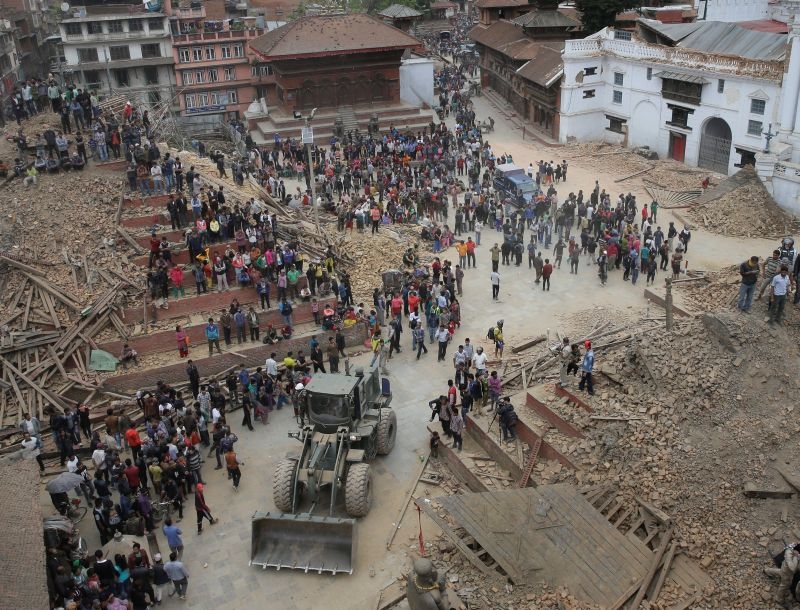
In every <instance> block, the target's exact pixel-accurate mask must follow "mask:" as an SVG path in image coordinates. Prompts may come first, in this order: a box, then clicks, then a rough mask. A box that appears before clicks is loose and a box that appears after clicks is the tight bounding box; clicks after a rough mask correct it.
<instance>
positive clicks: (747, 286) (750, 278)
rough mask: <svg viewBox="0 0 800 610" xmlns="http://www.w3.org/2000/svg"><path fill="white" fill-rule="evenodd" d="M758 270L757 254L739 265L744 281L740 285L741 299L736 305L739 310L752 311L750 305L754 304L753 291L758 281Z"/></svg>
mask: <svg viewBox="0 0 800 610" xmlns="http://www.w3.org/2000/svg"><path fill="white" fill-rule="evenodd" d="M758 272H759V266H758V257H757V256H751V257H750V258H749V259H747V260H746V261H744V262H743V263H742V264H741V265H739V275H741V276H742V283H741V285H740V286H739V300H738V301H737V303H736V307H737V308H738V309H739V311H743V312H745V313H747V312H749V311H750V306H751V305H752V304H753V293H754V292H755V290H756V284H757V283H758Z"/></svg>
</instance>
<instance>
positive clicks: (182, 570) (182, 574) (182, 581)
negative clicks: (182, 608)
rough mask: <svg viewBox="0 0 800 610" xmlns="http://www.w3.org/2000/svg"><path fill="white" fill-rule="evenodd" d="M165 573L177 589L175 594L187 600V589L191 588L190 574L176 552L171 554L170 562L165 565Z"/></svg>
mask: <svg viewBox="0 0 800 610" xmlns="http://www.w3.org/2000/svg"><path fill="white" fill-rule="evenodd" d="M164 572H166V573H167V576H169V579H170V580H171V581H172V585H173V586H174V587H175V594H177V596H178V597H179V598H180V599H186V589H187V588H188V586H189V572H187V571H186V567H185V566H184V565H183V562H182V561H180V560H179V559H178V554H177V553H175V552H174V551H173V552H172V553H170V554H169V561H168V562H167V563H165V564H164Z"/></svg>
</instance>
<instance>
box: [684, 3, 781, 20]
mask: <svg viewBox="0 0 800 610" xmlns="http://www.w3.org/2000/svg"><path fill="white" fill-rule="evenodd" d="M770 4H771V3H770V2H768V0H695V3H694V8H695V10H696V11H697V18H698V19H702V20H704V21H725V22H728V23H735V22H737V21H755V20H757V19H770V16H769V14H770Z"/></svg>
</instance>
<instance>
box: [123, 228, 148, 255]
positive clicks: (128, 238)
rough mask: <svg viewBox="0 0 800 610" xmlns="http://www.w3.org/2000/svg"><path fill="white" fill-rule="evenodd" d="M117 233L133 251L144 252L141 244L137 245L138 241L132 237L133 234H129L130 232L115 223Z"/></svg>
mask: <svg viewBox="0 0 800 610" xmlns="http://www.w3.org/2000/svg"><path fill="white" fill-rule="evenodd" d="M117 233H119V234H120V235H121V236H122V239H124V240H125V241H126V242H127V243H128V245H129V246H130V247H131V248H133V251H134V252H136V254H144V250H143V249H142V246H140V245H139V242H137V241H136V240H135V239H133V236H131V234H130V233H128V232H127V231H126V230H125V229H124V228H123V227H122V225H117Z"/></svg>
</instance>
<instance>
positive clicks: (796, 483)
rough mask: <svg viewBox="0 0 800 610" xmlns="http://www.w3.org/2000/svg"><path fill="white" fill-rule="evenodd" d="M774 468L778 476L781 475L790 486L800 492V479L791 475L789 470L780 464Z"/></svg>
mask: <svg viewBox="0 0 800 610" xmlns="http://www.w3.org/2000/svg"><path fill="white" fill-rule="evenodd" d="M773 468H774V469H775V470H777V471H778V474H780V475H781V476H782V477H783V479H784V480H785V481H786V482H787V483H788V484H789V485H791V486H792V487H794V488H795V489H796V490H797V491H800V478H797V477H796V476H794V475H793V474H791V473H790V472H789V470H788V469H787V468H784V467H783V466H781V465H780V464H776V465H775V466H773Z"/></svg>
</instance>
